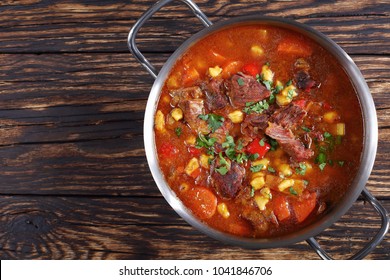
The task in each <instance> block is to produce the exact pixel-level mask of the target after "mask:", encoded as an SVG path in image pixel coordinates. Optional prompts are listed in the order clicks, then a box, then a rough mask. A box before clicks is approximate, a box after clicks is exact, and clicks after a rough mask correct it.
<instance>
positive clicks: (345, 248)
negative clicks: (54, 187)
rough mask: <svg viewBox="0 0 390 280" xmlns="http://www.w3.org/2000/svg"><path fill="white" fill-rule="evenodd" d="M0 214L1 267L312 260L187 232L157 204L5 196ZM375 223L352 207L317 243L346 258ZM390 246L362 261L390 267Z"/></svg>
mask: <svg viewBox="0 0 390 280" xmlns="http://www.w3.org/2000/svg"><path fill="white" fill-rule="evenodd" d="M0 207H1V209H2V210H3V213H2V215H1V216H0V229H1V232H2V233H1V234H0V241H1V242H0V244H2V245H1V246H2V247H1V251H0V258H1V259H9V258H28V259H35V258H39V259H64V258H76V259H101V258H104V259H118V258H127V259H194V258H195V259H216V258H221V257H222V256H223V259H308V258H309V259H318V257H317V256H316V255H315V253H314V252H313V251H311V250H310V248H309V246H308V245H307V244H306V243H305V242H300V243H297V244H294V245H291V246H289V247H283V248H273V249H262V250H248V249H243V248H238V247H236V246H233V245H228V244H223V243H221V242H219V241H216V240H213V239H211V238H209V237H207V236H205V235H204V234H202V233H200V232H198V231H197V230H195V229H194V228H192V227H190V226H189V225H187V224H186V223H185V222H184V221H183V220H182V219H180V218H179V217H178V216H177V214H175V213H174V212H173V210H172V209H171V208H170V207H169V206H168V205H167V203H166V202H165V201H164V200H163V199H162V198H146V199H145V198H131V197H121V198H119V197H118V198H115V204H114V206H113V199H112V198H95V197H42V196H34V197H26V196H3V197H2V198H1V199H0ZM385 207H390V202H389V201H385ZM91 213H96V215H93V216H91ZM378 223H379V218H378V217H377V216H376V214H375V213H374V211H373V210H372V208H371V207H370V206H368V205H365V204H364V203H362V202H359V203H355V205H354V206H353V207H352V208H351V210H350V211H349V212H348V213H347V214H346V215H345V216H344V217H343V218H342V219H341V220H340V221H339V222H338V223H336V224H335V225H333V226H332V227H330V228H328V229H327V230H326V231H324V232H323V233H321V234H320V235H319V236H318V237H317V239H318V240H319V242H320V243H321V244H322V245H323V246H324V248H326V249H327V250H329V252H330V253H331V254H332V255H333V256H334V257H335V258H346V257H348V256H349V255H351V254H353V252H356V251H358V250H359V249H360V248H362V246H363V244H365V242H367V241H368V240H370V238H371V237H372V236H373V231H375V230H377V228H378ZM389 245H390V244H389V240H388V239H386V240H385V241H384V242H383V243H382V244H381V245H380V246H378V247H377V248H376V249H375V250H374V251H373V253H372V254H370V255H369V256H368V259H388V258H389V257H390V252H389V250H388V248H389Z"/></svg>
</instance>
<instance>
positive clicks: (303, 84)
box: [294, 70, 319, 91]
mask: <svg viewBox="0 0 390 280" xmlns="http://www.w3.org/2000/svg"><path fill="white" fill-rule="evenodd" d="M294 79H295V83H296V85H297V87H298V88H299V89H302V90H304V91H309V90H310V89H312V88H315V87H319V84H318V83H317V82H316V81H314V80H313V79H312V78H311V77H310V75H309V73H308V72H306V71H303V70H301V71H298V72H297V73H296V74H295V76H294Z"/></svg>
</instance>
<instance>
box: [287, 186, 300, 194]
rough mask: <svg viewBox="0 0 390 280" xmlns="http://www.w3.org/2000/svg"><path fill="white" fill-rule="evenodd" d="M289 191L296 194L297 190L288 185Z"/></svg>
mask: <svg viewBox="0 0 390 280" xmlns="http://www.w3.org/2000/svg"><path fill="white" fill-rule="evenodd" d="M289 191H290V193H291V194H292V195H298V193H297V191H296V190H294V188H293V187H290V189H289Z"/></svg>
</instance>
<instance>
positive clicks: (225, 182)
mask: <svg viewBox="0 0 390 280" xmlns="http://www.w3.org/2000/svg"><path fill="white" fill-rule="evenodd" d="M218 167H219V161H218V160H215V161H214V163H213V165H212V166H211V173H210V179H211V185H212V186H213V187H214V188H215V190H216V191H217V193H218V194H220V195H221V196H222V197H224V198H228V199H231V198H234V197H236V195H237V194H238V192H239V191H240V189H241V188H242V181H243V179H244V176H245V168H244V167H242V166H241V165H239V164H238V163H236V162H234V161H232V162H231V163H230V170H229V171H228V172H227V173H226V174H225V175H222V174H220V173H219V172H218V171H216V170H215V169H216V168H218Z"/></svg>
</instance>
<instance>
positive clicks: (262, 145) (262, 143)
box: [259, 138, 265, 147]
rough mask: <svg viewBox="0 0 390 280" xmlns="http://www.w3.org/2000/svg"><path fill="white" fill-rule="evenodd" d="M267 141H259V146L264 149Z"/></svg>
mask: <svg viewBox="0 0 390 280" xmlns="http://www.w3.org/2000/svg"><path fill="white" fill-rule="evenodd" d="M264 141H265V139H264V138H262V139H261V140H260V141H259V145H260V146H261V147H264V145H265V142H264Z"/></svg>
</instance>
